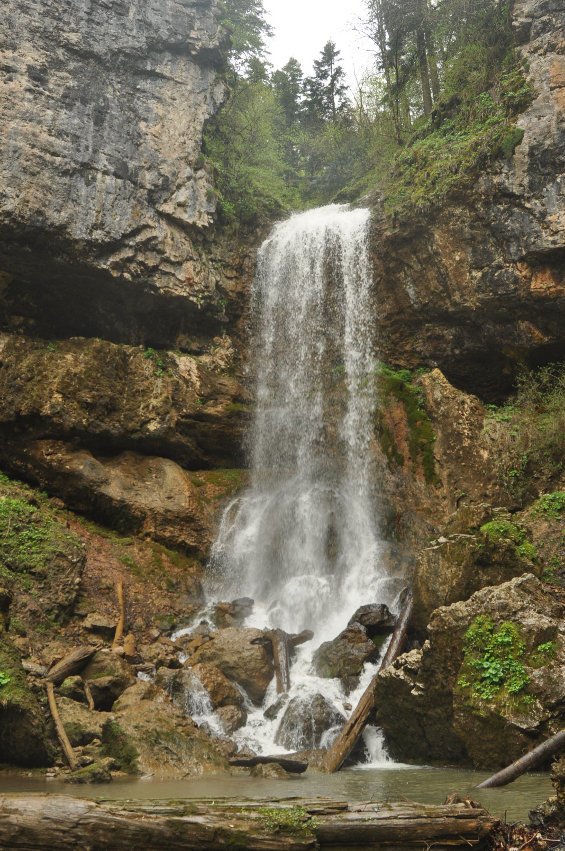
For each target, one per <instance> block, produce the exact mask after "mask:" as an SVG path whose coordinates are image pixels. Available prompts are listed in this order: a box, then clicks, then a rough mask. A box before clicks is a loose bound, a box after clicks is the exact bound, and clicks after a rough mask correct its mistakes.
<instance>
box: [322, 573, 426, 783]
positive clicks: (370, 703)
mask: <svg viewBox="0 0 565 851" xmlns="http://www.w3.org/2000/svg"><path fill="white" fill-rule="evenodd" d="M413 608H414V600H413V597H412V592H411V591H410V589H407V590H406V592H405V594H404V598H403V601H402V611H401V613H400V616H399V618H398V622H397V624H396V627H395V629H394V632H393V634H392V638H391V640H390V644H389V646H388V648H387V651H386V653H385V655H384V657H383V659H382V661H381V663H380V664H379V667H378V670H377V673H376V674H375V676H374V677H373V679H372V680H371V682H370V683H369V685H368V686H367V688H366V689H365V691H364V692H363V695H362V697H361V699H360V701H359V703H358V704H357V706H356V707H355V709H354V710H353V712H352V713H351V716H350V718H349V719H348V720H347V721H346V722H345V725H344V727H343V729H342V730H341V731H340V733H339V735H338V737H337V739H336V740H335V742H334V743H333V745H332V746H331V748H330V749H329V750H328V753H327V755H326V757H325V759H324V770H325V771H327V772H328V773H329V774H333V773H334V772H335V771H338V770H339V769H340V768H341V766H342V765H343V763H344V762H345V760H346V759H347V757H348V756H349V754H350V753H351V751H352V750H353V748H354V747H355V745H356V744H357V742H358V741H359V738H360V736H361V734H362V732H363V730H364V729H365V727H366V725H367V723H368V721H369V717H370V715H371V712H372V711H373V709H374V708H375V684H376V681H377V677H378V675H379V672H380V671H382V670H383V669H384V668H386V667H388V665H392V663H393V662H394V660H395V659H396V657H397V656H399V655H400V653H401V652H402V650H403V647H404V644H405V642H406V634H407V632H408V626H409V624H410V619H411V617H412V611H413Z"/></svg>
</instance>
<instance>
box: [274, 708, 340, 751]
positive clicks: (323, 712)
mask: <svg viewBox="0 0 565 851" xmlns="http://www.w3.org/2000/svg"><path fill="white" fill-rule="evenodd" d="M344 721H345V716H344V715H342V714H341V712H339V711H338V710H337V709H336V708H335V707H334V706H332V704H331V703H330V702H329V701H328V700H326V698H325V697H324V696H323V695H321V694H315V695H314V696H313V697H310V696H308V697H293V698H292V699H291V700H290V701H289V703H288V706H287V707H286V709H285V712H284V715H283V716H282V718H281V721H280V724H279V727H278V729H277V733H276V736H275V743H276V744H277V745H281V747H283V748H286V749H287V750H288V751H299V750H314V749H316V748H318V747H320V743H321V740H322V736H323V734H324V733H325V732H326V731H327V730H329V729H331V728H332V727H335V726H337V725H339V726H341V725H343V722H344Z"/></svg>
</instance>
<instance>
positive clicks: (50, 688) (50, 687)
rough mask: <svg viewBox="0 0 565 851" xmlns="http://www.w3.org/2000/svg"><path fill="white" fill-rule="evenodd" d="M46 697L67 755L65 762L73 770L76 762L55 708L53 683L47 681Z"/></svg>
mask: <svg viewBox="0 0 565 851" xmlns="http://www.w3.org/2000/svg"><path fill="white" fill-rule="evenodd" d="M47 699H48V700H49V709H50V710H51V715H52V717H53V721H54V723H55V729H56V731H57V736H58V737H59V741H60V743H61V747H62V748H63V751H64V753H65V756H66V757H67V762H68V763H69V765H70V767H71V770H72V771H74V770H75V768H77V766H78V763H77V760H76V757H75V753H74V751H73V749H72V746H71V743H70V742H69V739H68V736H67V734H66V733H65V728H64V727H63V722H62V721H61V716H60V715H59V710H58V709H57V702H56V700H55V691H54V686H53V683H47Z"/></svg>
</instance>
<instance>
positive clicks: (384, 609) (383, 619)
mask: <svg viewBox="0 0 565 851" xmlns="http://www.w3.org/2000/svg"><path fill="white" fill-rule="evenodd" d="M355 624H359V626H362V627H363V629H364V630H365V632H366V633H367V635H368V636H369V638H381V639H384V638H385V637H386V636H387V635H390V634H391V632H393V631H394V627H395V626H396V616H395V615H393V614H392V612H391V611H390V610H389V608H388V606H385V604H384V603H380V604H379V603H371V604H370V605H368V606H361V607H360V608H359V609H357V611H356V612H355V614H354V615H353V617H352V618H351V620H350V621H349V623H348V624H347V626H348V627H350V626H354V625H355Z"/></svg>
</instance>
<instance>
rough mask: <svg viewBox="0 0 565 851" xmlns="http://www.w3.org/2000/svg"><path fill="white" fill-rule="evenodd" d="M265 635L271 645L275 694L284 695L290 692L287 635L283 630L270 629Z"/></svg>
mask: <svg viewBox="0 0 565 851" xmlns="http://www.w3.org/2000/svg"><path fill="white" fill-rule="evenodd" d="M267 635H268V637H269V638H270V639H271V643H272V645H273V660H274V663H275V676H276V678H277V694H285V693H286V692H288V691H290V648H289V635H288V633H287V632H285V631H284V629H271V630H269V632H268V633H267Z"/></svg>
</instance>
